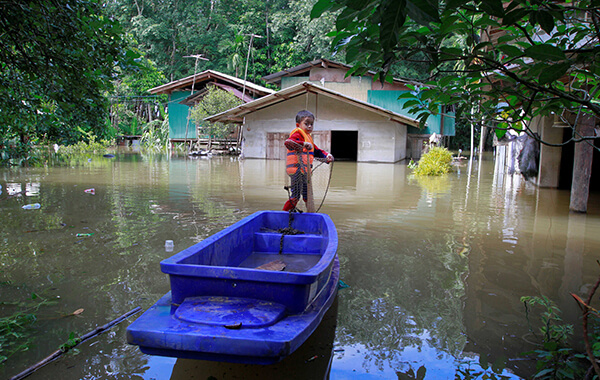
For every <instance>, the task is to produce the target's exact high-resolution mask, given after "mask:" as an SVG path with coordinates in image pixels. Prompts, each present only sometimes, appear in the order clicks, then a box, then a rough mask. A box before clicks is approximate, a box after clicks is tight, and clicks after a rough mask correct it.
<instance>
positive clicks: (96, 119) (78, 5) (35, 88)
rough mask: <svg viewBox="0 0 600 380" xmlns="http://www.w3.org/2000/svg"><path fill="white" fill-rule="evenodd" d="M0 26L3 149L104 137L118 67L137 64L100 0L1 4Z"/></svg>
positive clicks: (0, 132) (12, 0)
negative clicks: (109, 96) (88, 136)
mask: <svg viewBox="0 0 600 380" xmlns="http://www.w3.org/2000/svg"><path fill="white" fill-rule="evenodd" d="M0 28H1V29H2V38H1V39H0V148H4V149H7V146H13V147H14V146H17V145H20V146H22V147H25V148H24V149H23V152H26V151H27V149H26V147H27V146H28V144H31V142H32V141H35V140H36V139H46V141H54V142H58V143H68V142H74V141H77V140H78V139H80V138H81V137H82V136H84V135H85V134H86V133H88V132H91V133H94V134H96V135H98V136H100V137H101V136H102V135H103V132H104V126H105V120H106V119H105V116H106V110H107V99H106V97H105V93H106V91H107V90H109V89H110V88H111V79H112V77H113V75H114V74H115V68H116V67H117V66H118V65H121V66H122V67H124V66H127V65H132V64H134V62H133V60H134V59H136V58H138V55H137V54H136V53H134V52H131V51H127V50H125V48H124V46H125V41H124V39H123V30H122V28H121V26H120V24H119V23H118V22H117V21H115V20H112V19H110V18H108V17H106V16H105V15H104V14H103V9H102V2H101V1H99V0H86V1H83V0H61V1H58V0H37V1H27V2H23V1H18V0H7V1H3V2H2V4H0ZM4 152H6V151H4Z"/></svg>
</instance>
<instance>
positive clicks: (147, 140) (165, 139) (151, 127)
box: [140, 117, 169, 152]
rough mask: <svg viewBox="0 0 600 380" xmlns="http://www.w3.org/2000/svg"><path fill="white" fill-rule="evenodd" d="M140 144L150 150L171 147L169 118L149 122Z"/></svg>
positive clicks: (162, 149) (163, 149)
mask: <svg viewBox="0 0 600 380" xmlns="http://www.w3.org/2000/svg"><path fill="white" fill-rule="evenodd" d="M140 146H142V147H143V148H144V149H146V150H150V151H157V152H160V151H166V150H167V149H168V148H169V118H168V117H166V118H165V120H162V121H161V120H154V121H151V122H150V123H147V124H146V125H145V126H144V133H143V134H142V138H141V139H140Z"/></svg>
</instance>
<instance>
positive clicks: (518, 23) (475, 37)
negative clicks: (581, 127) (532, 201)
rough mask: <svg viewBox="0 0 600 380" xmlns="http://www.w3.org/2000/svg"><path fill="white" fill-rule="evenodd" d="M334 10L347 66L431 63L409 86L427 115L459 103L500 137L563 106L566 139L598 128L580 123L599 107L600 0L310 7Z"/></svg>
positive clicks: (343, 1) (383, 68) (352, 2)
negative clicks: (424, 77)
mask: <svg viewBox="0 0 600 380" xmlns="http://www.w3.org/2000/svg"><path fill="white" fill-rule="evenodd" d="M328 10H335V11H337V12H340V13H339V15H338V16H337V18H336V31H334V32H333V33H331V36H333V37H334V40H333V43H332V44H333V45H332V46H333V48H334V50H335V51H336V52H340V53H341V52H342V51H343V52H344V53H345V55H346V60H347V62H349V63H353V64H354V67H353V70H351V72H350V73H355V74H361V73H364V72H365V71H367V70H369V69H372V70H377V72H378V78H379V79H380V80H382V81H383V80H390V78H391V76H392V74H393V72H392V71H391V69H392V67H393V65H394V63H396V62H402V61H404V62H415V63H421V64H426V65H427V66H428V71H429V73H430V77H429V78H428V79H429V80H428V82H426V83H425V86H424V87H422V88H415V90H418V91H414V92H413V93H412V94H407V95H405V97H409V98H411V100H410V101H408V102H407V105H406V106H407V107H410V108H411V111H412V112H413V113H414V114H415V115H416V116H417V118H418V119H419V120H420V121H421V122H422V123H424V122H425V121H426V120H427V117H428V116H429V115H431V114H436V113H437V112H438V109H439V106H440V105H452V104H454V105H456V107H457V114H462V115H463V116H464V117H467V118H469V119H470V121H471V122H473V123H482V124H487V125H490V124H492V123H493V124H494V125H495V127H496V134H497V135H498V137H502V136H503V135H504V133H505V132H506V130H508V129H516V130H521V129H525V131H527V132H528V134H530V135H531V131H530V130H529V128H530V124H529V123H530V122H531V120H532V118H534V117H536V116H551V115H558V117H561V119H562V121H563V122H565V123H568V125H569V126H570V127H571V128H572V130H573V133H572V137H571V139H569V141H575V142H578V141H582V140H588V139H594V138H596V137H595V136H590V135H586V134H581V133H579V132H578V130H577V129H576V128H575V126H576V125H577V124H578V123H579V122H581V120H582V118H598V117H600V101H599V92H600V86H599V81H598V80H599V78H600V61H599V60H598V59H597V55H598V53H599V52H600V47H599V46H600V44H599V43H600V2H599V1H598V0H574V1H571V2H566V3H559V2H555V1H552V0H534V1H527V0H483V1H471V0H448V1H445V2H439V1H432V0H428V1H421V0H403V1H386V0H359V1H356V0H319V1H318V2H317V4H315V6H314V7H313V9H312V13H311V16H312V17H313V18H316V17H319V16H321V15H322V14H323V13H324V12H325V11H328ZM474 105H477V106H476V107H475V106H474ZM569 141H567V142H569ZM542 142H543V141H542Z"/></svg>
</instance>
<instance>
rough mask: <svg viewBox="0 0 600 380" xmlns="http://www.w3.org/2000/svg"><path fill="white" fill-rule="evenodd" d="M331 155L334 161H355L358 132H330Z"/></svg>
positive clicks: (356, 157)
mask: <svg viewBox="0 0 600 380" xmlns="http://www.w3.org/2000/svg"><path fill="white" fill-rule="evenodd" d="M331 154H332V155H333V157H335V160H336V161H356V160H357V159H358V131H331Z"/></svg>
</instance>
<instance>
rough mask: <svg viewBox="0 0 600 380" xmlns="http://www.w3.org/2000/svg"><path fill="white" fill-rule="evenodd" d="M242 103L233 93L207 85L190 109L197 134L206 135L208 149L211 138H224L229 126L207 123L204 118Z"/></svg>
mask: <svg viewBox="0 0 600 380" xmlns="http://www.w3.org/2000/svg"><path fill="white" fill-rule="evenodd" d="M240 104H242V101H241V100H240V99H239V98H238V97H236V96H235V95H233V94H230V93H229V92H227V91H225V90H222V89H220V88H218V87H217V86H212V85H209V86H208V87H207V91H206V94H205V95H204V96H203V97H202V100H201V101H200V102H199V103H198V104H196V105H195V106H194V108H193V109H192V114H191V119H192V120H193V121H194V122H195V123H196V125H197V127H198V136H200V135H205V136H208V149H209V150H210V148H211V145H212V140H213V139H215V138H225V137H227V135H228V134H229V131H230V128H231V127H230V126H229V125H228V124H223V123H209V122H207V121H204V118H206V117H209V116H211V115H215V114H218V113H220V112H223V111H227V110H228V109H231V108H234V107H237V106H239V105H240Z"/></svg>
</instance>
